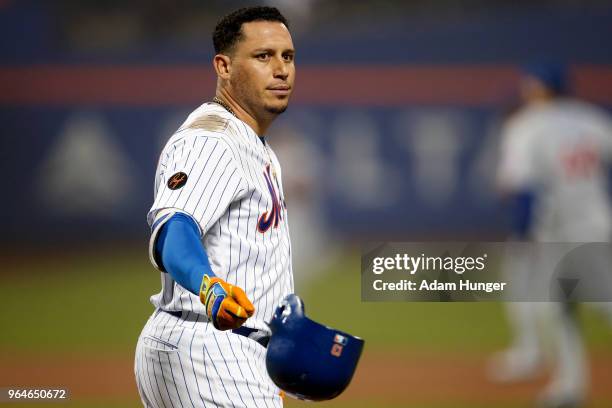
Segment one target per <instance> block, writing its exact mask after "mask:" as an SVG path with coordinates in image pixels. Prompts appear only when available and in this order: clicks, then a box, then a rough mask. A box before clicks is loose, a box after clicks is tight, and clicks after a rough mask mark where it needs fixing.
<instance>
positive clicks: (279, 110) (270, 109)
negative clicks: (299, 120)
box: [264, 103, 289, 115]
mask: <svg viewBox="0 0 612 408" xmlns="http://www.w3.org/2000/svg"><path fill="white" fill-rule="evenodd" d="M288 105H289V104H288V103H286V104H284V105H283V106H278V107H277V106H265V107H264V109H265V110H266V112H268V113H271V114H274V115H280V114H281V113H283V112H285V111H286V110H287V106H288Z"/></svg>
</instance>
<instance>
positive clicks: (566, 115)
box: [498, 99, 612, 242]
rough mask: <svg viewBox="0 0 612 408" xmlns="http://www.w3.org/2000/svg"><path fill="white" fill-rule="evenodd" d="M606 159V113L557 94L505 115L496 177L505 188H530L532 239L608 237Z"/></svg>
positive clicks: (609, 139) (610, 132)
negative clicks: (556, 97)
mask: <svg viewBox="0 0 612 408" xmlns="http://www.w3.org/2000/svg"><path fill="white" fill-rule="evenodd" d="M611 158H612V124H611V122H610V120H609V119H608V117H607V115H606V114H605V113H604V112H603V111H601V110H600V109H598V108H596V107H594V106H591V105H589V104H587V103H584V102H579V101H575V100H571V99H559V100H555V101H553V102H550V103H546V104H542V105H538V106H535V105H534V106H528V107H526V108H524V109H522V110H521V111H519V112H518V113H517V114H515V116H514V117H513V118H512V119H510V120H509V122H508V123H507V125H506V127H505V129H504V134H503V141H502V151H501V162H500V167H499V174H498V178H499V182H500V185H501V187H502V189H504V190H514V191H517V190H529V191H532V192H533V193H535V195H536V197H537V200H536V208H535V214H534V221H535V224H534V230H533V232H534V238H535V239H536V240H540V241H559V242H577V241H585V242H586V241H607V240H609V236H610V233H611V227H612V222H611V218H610V208H609V206H610V205H609V201H610V200H609V198H608V189H607V166H608V164H609V163H610V159H611Z"/></svg>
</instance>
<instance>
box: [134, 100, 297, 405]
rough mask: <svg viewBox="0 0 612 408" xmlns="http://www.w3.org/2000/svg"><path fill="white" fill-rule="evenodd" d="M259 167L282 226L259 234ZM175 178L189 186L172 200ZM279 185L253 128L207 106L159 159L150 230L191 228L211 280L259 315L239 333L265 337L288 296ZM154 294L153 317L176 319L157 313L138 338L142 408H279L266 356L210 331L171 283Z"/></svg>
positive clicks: (274, 164)
mask: <svg viewBox="0 0 612 408" xmlns="http://www.w3.org/2000/svg"><path fill="white" fill-rule="evenodd" d="M266 166H270V167H271V169H273V170H274V172H273V173H274V174H275V177H272V185H273V188H274V190H275V191H274V194H275V195H276V196H277V197H278V198H279V200H280V222H279V224H278V226H277V227H274V226H272V227H270V228H269V229H268V230H267V231H266V232H263V233H262V232H260V231H259V230H258V228H257V226H258V221H259V218H260V216H261V215H262V214H263V213H265V212H268V213H270V211H272V209H273V198H272V194H271V192H270V190H269V187H268V182H267V181H266V178H265V171H266ZM177 172H184V173H185V174H187V176H188V178H187V182H186V184H185V185H184V186H183V187H181V188H178V189H175V190H172V189H170V188H168V186H167V182H168V179H169V178H170V177H172V175H174V174H175V173H177ZM281 180H282V174H281V170H280V164H279V162H278V159H277V157H276V155H275V154H274V152H273V151H272V150H271V149H270V148H269V146H267V145H266V144H265V143H262V141H261V140H260V139H259V137H258V136H257V135H256V134H255V133H254V132H253V130H252V129H251V128H249V127H248V126H247V125H246V124H245V123H243V122H242V121H240V120H238V119H237V118H235V117H234V116H232V115H231V114H229V113H228V112H227V111H225V109H223V108H221V107H220V106H218V105H216V104H212V103H209V104H204V105H202V106H201V107H199V108H198V109H197V110H195V111H194V112H193V113H192V114H191V115H190V116H189V117H188V118H187V120H186V121H185V123H183V125H182V126H181V127H180V128H179V130H178V131H177V132H176V133H175V134H174V135H173V136H172V137H171V138H170V140H169V141H168V143H167V144H166V146H165V148H164V150H163V151H162V154H161V155H160V160H159V163H158V166H157V172H156V177H155V200H154V203H153V206H152V207H151V210H150V212H149V214H148V216H147V219H148V222H149V225H153V224H154V223H155V221H156V220H157V219H161V218H162V216H163V214H164V211H165V212H166V213H167V211H168V210H172V211H180V212H184V213H187V214H189V215H190V216H191V217H192V218H193V219H194V220H196V221H197V223H198V225H199V227H200V231H201V232H202V242H203V244H204V246H205V248H206V250H207V253H208V256H209V261H210V264H211V267H212V270H213V272H214V273H215V274H216V275H217V276H219V277H221V278H222V279H224V280H226V281H227V282H230V283H232V284H235V285H238V286H240V287H242V288H243V289H244V290H245V292H246V294H247V296H248V297H249V299H250V300H251V301H252V302H253V305H254V306H255V309H256V312H255V315H254V316H253V317H251V318H250V319H249V320H248V321H247V323H246V325H247V326H248V327H251V328H256V329H261V330H268V327H267V325H266V323H265V322H266V321H269V320H270V319H271V317H272V314H273V312H274V309H275V307H276V306H277V305H278V303H279V302H280V300H281V299H282V298H283V297H285V296H286V295H287V294H289V293H292V292H293V272H292V266H291V243H290V239H289V227H288V220H287V213H286V209H285V207H284V192H283V189H282V182H281ZM167 218H169V217H167ZM164 221H165V220H162V221H161V222H164ZM152 239H155V237H152ZM161 286H162V288H161V291H160V292H159V293H158V294H156V295H154V296H152V297H151V302H152V303H153V305H154V306H155V307H156V308H157V309H158V310H168V311H181V312H182V318H180V319H179V318H176V317H175V316H173V315H170V314H168V313H163V312H161V311H157V312H156V313H155V314H154V315H153V316H152V317H151V319H150V320H149V322H148V323H147V325H146V326H145V329H144V330H143V332H142V334H141V337H140V339H139V342H138V346H137V353H136V360H135V367H136V368H135V370H136V377H137V383H138V391H139V393H140V395H141V398H142V401H143V404H144V405H145V406H151V407H172V408H178V407H203V406H207V407H218V406H219V407H236V408H238V407H265V408H273V407H280V406H282V400H281V399H280V398H279V397H278V391H279V390H278V389H277V388H276V386H275V385H274V384H273V383H272V382H271V381H270V379H269V377H268V375H267V372H266V368H265V349H264V348H263V347H261V346H260V345H259V344H258V343H256V342H254V341H253V340H250V339H247V338H245V337H242V336H239V335H236V334H232V333H226V332H219V331H216V330H214V329H213V328H212V325H210V324H209V323H208V322H207V317H206V315H205V311H204V307H203V305H202V304H201V303H200V300H199V297H198V296H196V295H194V294H192V293H190V292H189V291H187V290H185V289H184V288H183V287H181V286H180V285H179V284H177V283H176V282H175V281H174V280H173V279H172V277H171V276H170V275H169V274H166V273H163V272H162V273H161Z"/></svg>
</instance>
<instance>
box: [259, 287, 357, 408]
mask: <svg viewBox="0 0 612 408" xmlns="http://www.w3.org/2000/svg"><path fill="white" fill-rule="evenodd" d="M270 328H271V329H272V337H271V338H270V342H269V343H268V351H267V354H266V367H267V369H268V374H269V375H270V378H271V379H272V380H273V381H274V383H275V384H276V385H277V386H278V387H279V388H280V389H282V390H283V391H285V392H287V393H288V394H290V395H292V396H294V397H297V398H299V399H305V400H311V401H323V400H328V399H332V398H335V397H337V396H338V395H340V393H341V392H342V391H344V389H345V388H346V387H347V386H348V384H349V383H350V382H351V378H352V377H353V373H354V372H355V368H356V367H357V362H358V361H359V357H360V356H361V350H362V349H363V345H364V341H363V340H362V339H360V338H358V337H354V336H351V335H350V334H348V333H344V332H341V331H339V330H336V329H332V328H330V327H327V326H324V325H322V324H319V323H317V322H315V321H313V320H311V319H309V318H308V317H306V315H305V313H304V302H302V299H300V298H299V297H298V296H297V295H295V294H291V295H288V296H287V297H285V299H283V301H282V302H281V304H280V305H279V306H278V307H277V308H276V311H275V312H274V316H273V317H272V321H271V322H270Z"/></svg>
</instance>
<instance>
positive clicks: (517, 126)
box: [497, 114, 537, 240]
mask: <svg viewBox="0 0 612 408" xmlns="http://www.w3.org/2000/svg"><path fill="white" fill-rule="evenodd" d="M518 116H519V117H518V118H516V117H515V118H511V119H510V120H509V121H508V122H507V123H506V125H505V126H504V130H503V133H502V143H501V157H500V165H499V169H498V175H497V176H498V187H499V190H500V192H501V195H502V198H503V200H504V202H505V204H506V206H507V209H508V214H509V217H510V228H511V231H512V236H513V238H514V239H519V240H524V239H527V238H528V235H529V233H530V231H531V227H532V224H533V218H534V217H533V209H534V204H535V200H536V194H535V187H536V179H537V166H536V163H535V162H534V157H533V151H534V146H533V135H532V134H531V129H530V128H529V126H528V125H529V123H528V122H527V121H526V120H525V118H524V117H521V115H520V114H518Z"/></svg>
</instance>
